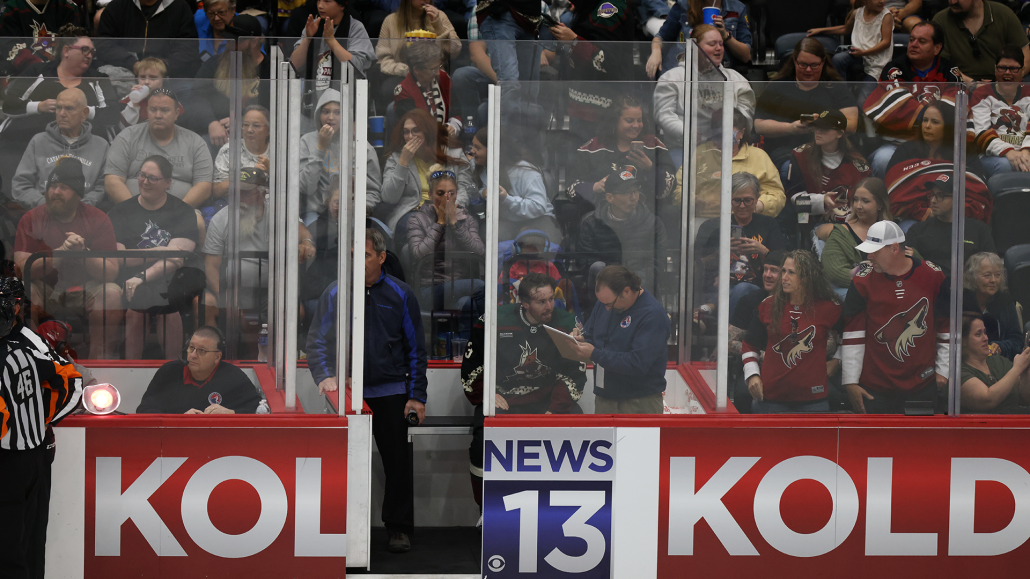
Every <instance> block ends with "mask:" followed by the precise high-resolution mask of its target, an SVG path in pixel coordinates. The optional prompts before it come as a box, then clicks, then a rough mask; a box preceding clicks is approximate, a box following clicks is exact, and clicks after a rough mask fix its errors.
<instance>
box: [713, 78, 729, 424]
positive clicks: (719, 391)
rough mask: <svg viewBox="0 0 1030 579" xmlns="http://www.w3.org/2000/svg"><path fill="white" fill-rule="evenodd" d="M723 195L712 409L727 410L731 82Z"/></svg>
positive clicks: (725, 110)
mask: <svg viewBox="0 0 1030 579" xmlns="http://www.w3.org/2000/svg"><path fill="white" fill-rule="evenodd" d="M722 85H723V90H722V102H723V107H722V151H723V153H722V169H721V170H722V175H721V177H722V195H721V202H720V203H719V261H718V263H719V309H718V312H719V318H718V333H717V335H718V338H717V340H716V352H717V357H718V361H717V362H716V377H715V384H716V388H715V409H716V410H717V411H719V412H725V411H726V395H727V392H728V391H729V369H730V362H729V355H728V354H729V343H730V267H729V264H730V235H729V233H730V214H731V209H732V207H731V200H730V198H731V197H732V195H733V179H732V178H731V177H730V176H731V175H733V155H732V154H727V152H729V151H733V106H732V104H731V103H733V83H732V82H724V83H722Z"/></svg>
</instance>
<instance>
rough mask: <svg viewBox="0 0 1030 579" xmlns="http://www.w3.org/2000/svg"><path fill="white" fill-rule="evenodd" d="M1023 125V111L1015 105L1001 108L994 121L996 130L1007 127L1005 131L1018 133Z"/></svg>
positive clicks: (993, 124)
mask: <svg viewBox="0 0 1030 579" xmlns="http://www.w3.org/2000/svg"><path fill="white" fill-rule="evenodd" d="M1022 127H1023V112H1022V111H1020V110H1019V109H1017V108H1015V107H1011V108H1007V109H1001V110H1000V111H998V118H997V119H996V120H995V121H994V122H993V123H992V127H991V128H993V129H994V130H998V129H1007V130H1006V131H1004V132H1010V133H1018V132H1019V131H1021V130H1022Z"/></svg>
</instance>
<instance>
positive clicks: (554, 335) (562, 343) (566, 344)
mask: <svg viewBox="0 0 1030 579" xmlns="http://www.w3.org/2000/svg"><path fill="white" fill-rule="evenodd" d="M543 326H544V329H545V330H547V335H548V336H550V337H551V341H553V342H554V345H555V346H557V347H558V352H559V353H560V354H561V355H562V358H565V359H568V360H575V361H576V362H582V361H583V360H582V359H580V357H579V353H578V352H577V351H576V344H578V343H579V341H578V340H576V338H573V337H572V335H570V334H566V333H565V332H563V331H561V330H559V329H557V328H552V327H551V326H548V325H547V324H543Z"/></svg>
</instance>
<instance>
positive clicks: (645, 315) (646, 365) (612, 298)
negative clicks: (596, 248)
mask: <svg viewBox="0 0 1030 579" xmlns="http://www.w3.org/2000/svg"><path fill="white" fill-rule="evenodd" d="M594 295H595V296H597V303H596V304H594V310H593V311H592V312H591V314H590V318H589V319H588V320H587V323H586V327H584V329H583V332H582V333H580V332H579V331H578V330H577V331H575V332H573V336H575V337H576V338H577V339H585V341H584V342H581V343H580V344H578V345H577V346H576V350H577V352H576V353H577V354H578V357H579V359H580V360H582V361H590V362H593V363H594V396H595V398H594V414H662V413H663V412H664V402H663V396H662V394H663V393H664V392H665V365H666V361H667V360H668V341H669V328H670V322H669V315H668V314H667V313H665V308H664V307H662V304H661V303H660V302H659V301H658V300H657V299H655V297H654V296H653V295H651V293H650V292H648V291H647V290H645V289H643V288H641V287H640V276H638V275H637V274H635V273H633V272H632V271H630V270H628V269H626V268H625V267H623V266H621V265H609V266H608V267H606V268H604V269H602V270H601V273H599V274H598V275H597V282H596V285H595V288H594Z"/></svg>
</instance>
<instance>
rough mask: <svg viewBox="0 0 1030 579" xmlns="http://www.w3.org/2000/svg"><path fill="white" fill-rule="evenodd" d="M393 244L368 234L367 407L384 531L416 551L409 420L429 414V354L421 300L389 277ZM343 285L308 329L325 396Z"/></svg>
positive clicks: (334, 383)
mask: <svg viewBox="0 0 1030 579" xmlns="http://www.w3.org/2000/svg"><path fill="white" fill-rule="evenodd" d="M384 261H386V240H385V239H384V238H383V236H382V234H381V233H379V232H378V231H375V230H372V229H368V230H366V232H365V371H364V376H365V380H364V382H365V384H364V397H365V403H366V404H368V407H369V408H370V409H371V410H372V435H373V436H374V437H375V440H376V446H378V447H379V454H380V455H381V456H382V459H383V470H384V472H385V474H386V495H385V496H384V497H383V523H384V524H385V525H386V530H387V532H388V534H389V536H390V542H389V546H388V548H389V550H390V552H392V553H403V552H405V551H408V550H410V549H411V540H410V538H409V535H411V533H412V531H413V530H414V527H415V495H414V481H413V476H414V475H413V468H412V456H411V447H410V446H409V445H408V423H407V416H408V413H410V412H415V413H416V414H417V415H418V421H419V423H421V422H422V420H424V419H425V414H426V387H427V386H428V384H429V382H428V380H427V378H426V346H425V336H424V334H423V332H422V314H421V311H420V310H419V306H418V300H416V299H415V294H414V292H412V290H411V288H410V287H408V285H407V284H405V283H404V282H403V281H401V280H399V279H397V278H395V277H393V276H392V275H389V274H387V273H386V272H384V271H383V262H384ZM336 294H337V283H336V282H333V283H332V285H330V286H329V287H328V288H326V290H325V292H323V293H322V297H321V298H320V299H319V302H318V309H317V310H316V311H315V316H314V319H312V321H311V327H310V328H309V329H308V340H307V347H306V350H307V354H308V368H309V369H310V370H311V377H312V378H314V380H315V383H317V384H318V391H319V393H320V394H321V393H322V392H326V391H333V390H336V389H337V388H339V379H338V377H337V371H336V306H337V295H336Z"/></svg>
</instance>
